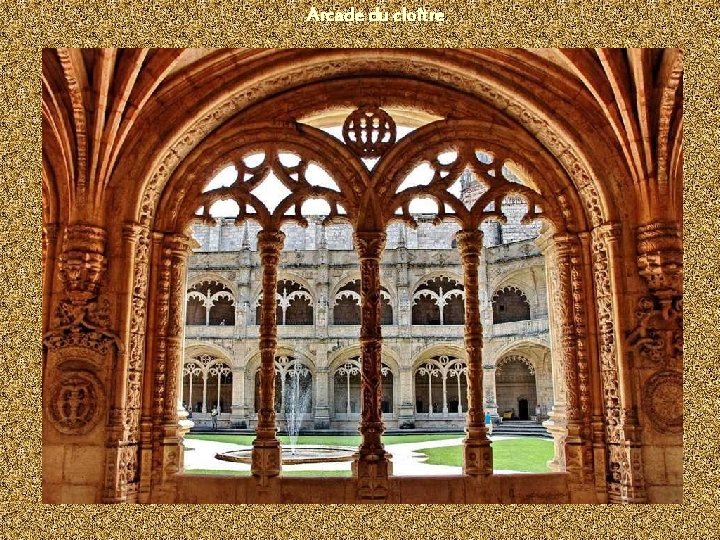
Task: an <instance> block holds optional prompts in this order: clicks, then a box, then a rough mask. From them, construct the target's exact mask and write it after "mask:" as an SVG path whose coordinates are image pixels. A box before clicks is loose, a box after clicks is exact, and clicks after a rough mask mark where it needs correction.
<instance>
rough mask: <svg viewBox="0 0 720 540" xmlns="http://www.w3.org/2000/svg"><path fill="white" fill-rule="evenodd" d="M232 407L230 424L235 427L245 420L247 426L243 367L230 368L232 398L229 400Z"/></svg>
mask: <svg viewBox="0 0 720 540" xmlns="http://www.w3.org/2000/svg"><path fill="white" fill-rule="evenodd" d="M230 403H231V404H232V408H231V409H230V425H231V426H232V427H235V426H236V425H238V424H242V422H245V427H247V418H246V414H245V368H244V367H233V368H232V399H231V401H230Z"/></svg>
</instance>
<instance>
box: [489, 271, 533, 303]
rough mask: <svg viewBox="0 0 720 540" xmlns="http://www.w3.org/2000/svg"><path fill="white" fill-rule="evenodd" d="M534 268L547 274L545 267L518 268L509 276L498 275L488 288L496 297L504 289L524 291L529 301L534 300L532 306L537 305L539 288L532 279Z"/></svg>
mask: <svg viewBox="0 0 720 540" xmlns="http://www.w3.org/2000/svg"><path fill="white" fill-rule="evenodd" d="M533 268H538V269H542V271H543V273H544V272H545V268H544V266H541V265H540V264H538V265H533V266H528V267H525V268H518V269H517V270H513V271H511V272H509V273H507V274H500V275H498V276H497V277H495V278H494V279H493V280H492V281H491V282H490V283H489V287H488V288H489V290H491V291H493V293H492V294H493V295H494V294H495V292H497V291H498V290H500V289H502V288H504V287H515V288H517V289H520V290H522V291H523V293H524V294H525V296H526V297H527V298H528V300H529V301H530V300H532V301H531V302H530V305H533V304H537V303H538V293H537V287H536V285H535V283H534V282H533V279H532V276H533ZM525 277H527V278H528V279H523V278H525ZM544 284H545V283H544V280H543V285H544Z"/></svg>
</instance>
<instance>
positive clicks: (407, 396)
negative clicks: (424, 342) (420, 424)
mask: <svg viewBox="0 0 720 540" xmlns="http://www.w3.org/2000/svg"><path fill="white" fill-rule="evenodd" d="M407 349H408V352H407V356H406V358H411V352H410V347H408V348H407ZM401 354H402V351H401ZM414 384H415V374H414V372H413V370H412V368H410V367H401V368H400V380H399V381H398V382H397V384H396V387H398V388H399V389H400V392H399V395H400V411H399V414H398V426H399V427H400V429H415V403H414V401H413V386H414Z"/></svg>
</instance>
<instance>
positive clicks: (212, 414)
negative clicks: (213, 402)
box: [210, 406, 218, 431]
mask: <svg viewBox="0 0 720 540" xmlns="http://www.w3.org/2000/svg"><path fill="white" fill-rule="evenodd" d="M210 418H211V419H212V428H213V431H217V419H218V410H217V407H216V406H213V408H212V411H210Z"/></svg>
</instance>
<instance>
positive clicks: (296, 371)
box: [282, 358, 311, 456]
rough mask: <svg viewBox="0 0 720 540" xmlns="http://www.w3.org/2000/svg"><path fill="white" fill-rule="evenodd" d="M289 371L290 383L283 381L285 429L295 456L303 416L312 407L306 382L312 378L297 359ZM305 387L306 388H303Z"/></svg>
mask: <svg viewBox="0 0 720 540" xmlns="http://www.w3.org/2000/svg"><path fill="white" fill-rule="evenodd" d="M292 362H293V364H292V367H291V368H290V369H288V371H287V376H288V379H289V380H288V382H285V381H283V389H282V392H283V395H282V401H283V405H284V407H283V409H284V410H283V412H284V413H285V428H286V430H287V434H288V437H289V438H290V453H291V454H292V455H293V456H294V455H295V454H296V451H297V442H298V438H299V436H300V428H301V427H302V421H303V415H304V414H305V413H306V412H307V409H308V406H309V405H310V389H311V386H310V385H309V384H306V383H305V381H306V380H307V379H308V378H309V376H310V370H308V368H307V367H305V366H304V365H302V364H301V363H300V362H299V361H298V359H297V358H293V360H292ZM303 386H304V388H303Z"/></svg>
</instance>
